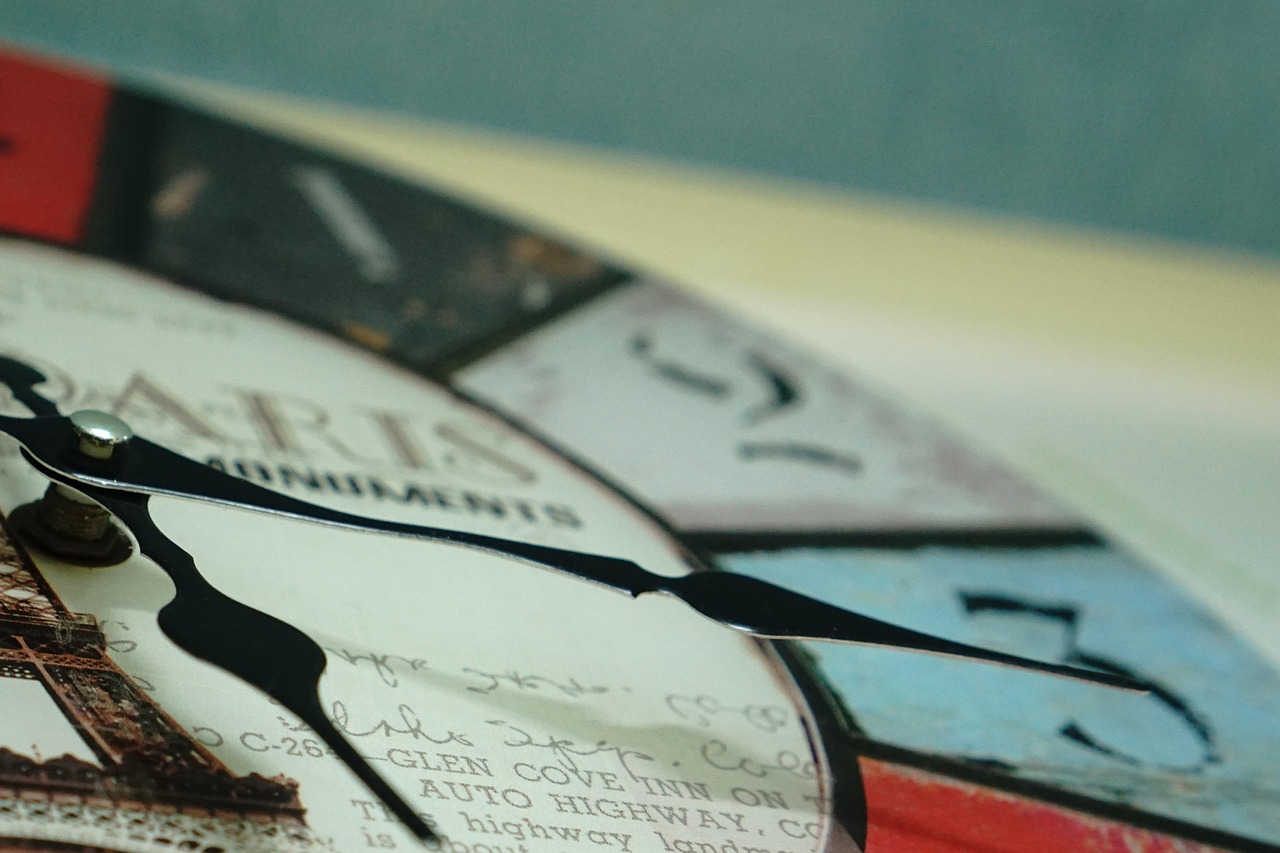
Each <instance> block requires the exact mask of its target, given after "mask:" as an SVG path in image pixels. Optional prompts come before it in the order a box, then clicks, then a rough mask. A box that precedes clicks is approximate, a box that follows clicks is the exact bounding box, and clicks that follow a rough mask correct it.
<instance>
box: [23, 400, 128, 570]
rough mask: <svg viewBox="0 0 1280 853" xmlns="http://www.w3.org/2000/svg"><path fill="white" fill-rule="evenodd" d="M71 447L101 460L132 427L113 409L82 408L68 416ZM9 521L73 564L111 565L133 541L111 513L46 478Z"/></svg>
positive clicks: (30, 539) (124, 556)
mask: <svg viewBox="0 0 1280 853" xmlns="http://www.w3.org/2000/svg"><path fill="white" fill-rule="evenodd" d="M69 420H70V421H71V427H72V430H73V431H74V434H75V437H76V439H77V441H78V444H77V446H76V451H77V452H79V453H81V454H83V455H84V456H87V457H89V458H91V459H95V460H98V461H106V460H109V459H111V457H112V456H114V455H115V453H116V451H117V450H118V449H120V448H122V447H124V446H125V445H127V444H128V443H129V441H130V439H132V438H133V430H132V429H130V428H129V425H128V424H126V423H125V422H124V421H122V420H120V419H119V418H117V417H116V416H115V415H110V414H107V413H106V412H98V411H94V410H92V409H84V410H81V411H79V412H75V413H73V414H72V415H71V417H70V418H69ZM10 519H11V520H12V522H13V524H14V527H16V528H17V530H18V531H19V532H20V533H22V534H24V538H26V539H27V541H28V542H30V544H32V545H34V546H35V547H36V548H37V549H38V550H41V551H44V552H46V553H48V554H52V555H53V556H55V557H58V558H60V559H62V560H65V561H67V562H68V563H73V564H75V565H79V566H114V565H116V564H117V563H122V562H124V561H125V559H127V558H128V556H129V555H130V554H131V553H132V552H133V544H132V543H131V542H130V541H129V537H128V536H126V535H125V534H124V533H123V532H122V531H121V530H120V529H119V528H118V527H116V525H115V524H113V523H112V522H111V513H109V512H107V511H106V510H105V509H103V508H102V506H100V505H99V504H98V502H97V501H94V500H91V499H89V498H87V497H85V496H84V495H81V494H80V493H79V492H77V491H75V490H74V489H70V488H67V487H66V486H63V485H62V484H60V483H50V484H49V488H48V489H47V490H45V493H44V496H43V497H42V498H40V500H38V501H34V502H32V503H29V504H26V505H24V506H20V507H18V508H17V509H15V510H14V511H13V513H12V514H11V515H10Z"/></svg>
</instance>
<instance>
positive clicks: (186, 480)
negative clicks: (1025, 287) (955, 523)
mask: <svg viewBox="0 0 1280 853" xmlns="http://www.w3.org/2000/svg"><path fill="white" fill-rule="evenodd" d="M0 430H3V431H4V432H7V433H9V434H10V435H11V436H13V437H14V438H16V439H18V441H19V442H21V443H22V444H23V445H24V447H25V448H26V451H27V453H28V456H29V458H31V459H32V461H33V462H35V463H36V464H37V466H38V467H41V468H44V469H46V473H53V474H60V475H62V476H63V477H67V478H70V479H72V480H75V481H77V482H80V483H84V484H87V485H90V486H96V487H99V488H105V489H116V490H122V491H126V492H132V493H141V494H148V495H162V496H170V497H177V498H186V499H189V500H195V501H201V502H204V503H212V504H218V505H222V506H226V507H233V508H238V509H246V510H252V511H255V512H261V513H267V514H272V515H278V516H284V517H288V518H295V519H299V520H303V521H309V522H314V523H318V524H325V525H330V526H334V527H343V528H348V529H352V530H360V531H369V532H374V533H381V534H388V535H392V536H401V537H406V538H412V539H423V540H428V541H432V542H442V543H447V544H452V545H460V546H464V547H469V548H476V549H480V550H483V551H489V552H492V553H496V554H499V555H503V556H508V557H515V558H517V559H521V560H525V561H528V562H531V563H534V564H537V565H540V566H543V567H546V568H550V569H555V570H557V571H561V572H564V573H566V574H569V575H572V576H573V577H576V578H580V579H582V580H587V581H592V582H594V583H598V584H602V585H604V586H607V587H609V588H611V589H614V590H618V591H621V592H625V593H627V594H629V595H631V596H633V597H634V596H639V595H642V594H644V593H647V592H665V593H668V594H670V595H673V596H675V597H676V598H679V599H680V600H681V601H683V602H685V603H686V604H688V605H689V606H690V607H692V608H694V609H695V610H697V611H698V612H699V613H702V614H703V615H704V616H707V617H709V618H711V619H714V620H716V621H718V622H721V623H723V624H725V625H728V626H731V627H734V628H737V629H739V630H742V631H746V632H748V633H751V634H755V635H758V636H763V637H771V638H786V639H803V640H825V641H830V642H838V643H858V644H862V645H871V646H884V647H891V648H899V649H906V650H913V651H920V652H929V653H932V654H940V655H947V656H951V657H957V658H967V659H971V660H978V661H984V662H987V663H995V664H1001V665H1004V666H1011V667H1016V668H1019V669H1026V670H1031V671H1034V672H1041V673H1045V674H1049V675H1056V676H1060V677H1064V678H1071V679H1076V680H1079V681H1085V682H1089V683H1093V684H1101V685H1105V686H1108V687H1116V688H1120V689H1127V690H1137V691H1142V690H1144V689H1145V688H1144V687H1143V686H1142V685H1141V684H1138V683H1135V682H1134V681H1132V680H1130V679H1127V678H1124V677H1121V676H1116V675H1113V674H1111V673H1103V672H1095V671H1092V670H1084V669H1078V668H1075V667H1069V666H1062V665H1058V664H1048V663H1042V662H1039V661H1034V660H1030V659H1027V658H1022V657H1017V656H1014V655H1007V654H1003V653H1001V652H995V651H990V650H987V649H981V648H977V647H975V646H968V645H965V644H962V643H956V642H952V641H949V640H944V639H941V638H938V637H933V636H930V635H928V634H924V633H920V632H917V631H912V630H910V629H907V628H901V627H897V626H894V625H890V624H888V623H885V622H881V621H879V620H876V619H872V618H870V617H867V616H862V615H859V614H857V613H852V612H850V611H848V610H844V609H842V608H839V607H836V606H834V605H831V604H827V603H826V602H822V601H818V600H817V599H813V598H809V597H808V596H805V595H801V594H799V593H795V592H791V591H790V590H786V589H783V588H782V587H778V586H775V585H773V584H771V583H768V582H766V581H762V580H758V579H755V578H751V577H747V576H744V575H737V574H733V573H730V572H700V573H695V574H691V575H685V576H680V577H670V576H666V575H660V574H657V573H655V572H650V571H649V570H647V569H645V568H643V567H641V566H639V565H637V564H636V563H634V562H632V561H630V560H626V559H622V558H619V557H609V556H601V555H596V554H588V553H583V552H580V551H570V550H565V549H562V548H552V547H548V546H545V545H536V544H532V543H528V542H520V541H518V540H511V539H503V538H500V537H496V536H485V535H482V534H478V533H470V532H467V531H461V530H448V529H445V528H439V527H429V526H425V525H416V524H405V523H402V522H396V521H386V520H382V519H376V518H367V517H365V516H360V515H355V514H352V513H346V512H341V511H339V510H334V509H329V508H327V507H323V506H318V505H316V504H313V503H309V502H308V501H304V500H299V499H297V498H292V497H289V496H287V495H282V494H280V493H279V492H274V491H271V490H270V489H265V488H263V487H261V486H258V485H255V484H254V483H250V482H249V481H247V480H242V479H239V478H237V477H233V476H231V475H229V474H226V473H224V472H221V471H218V470H216V469H214V468H211V467H209V466H207V465H203V464H201V463H199V462H196V461H195V460H193V459H190V458H188V457H186V456H183V455H181V454H179V453H175V452H174V451H172V450H169V449H167V448H165V447H161V446H160V445H158V444H156V443H154V442H152V441H148V440H147V439H145V438H142V437H135V438H133V439H132V440H131V441H130V442H129V444H128V446H127V448H124V449H123V452H118V453H116V454H114V455H113V457H112V458H111V459H110V460H108V461H106V462H99V461H97V460H93V459H90V458H87V457H85V456H83V454H79V453H75V452H73V451H71V450H70V448H72V447H74V446H75V442H76V438H77V433H76V428H75V427H74V425H73V424H72V421H71V419H70V418H66V417H61V416H44V417H37V418H12V417H0Z"/></svg>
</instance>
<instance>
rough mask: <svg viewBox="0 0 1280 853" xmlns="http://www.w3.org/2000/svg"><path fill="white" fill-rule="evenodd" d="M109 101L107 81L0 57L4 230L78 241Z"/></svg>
mask: <svg viewBox="0 0 1280 853" xmlns="http://www.w3.org/2000/svg"><path fill="white" fill-rule="evenodd" d="M110 100H111V90H110V88H109V87H108V85H107V84H106V83H105V82H103V81H100V80H97V79H94V78H91V77H87V76H82V75H80V74H76V73H74V72H70V71H66V70H64V69H61V68H55V67H52V66H46V65H44V64H43V63H39V62H35V61H31V60H27V59H23V58H17V57H13V56H3V55H0V230H4V231H15V232H17V233H19V234H25V235H28V236H31V237H38V238H40V239H43V240H55V241H58V242H63V243H70V242H72V241H74V240H76V239H77V238H79V236H80V232H81V228H82V227H83V224H84V218H85V215H86V213H87V212H88V209H89V202H90V199H91V198H92V195H93V186H94V179H95V176H96V171H97V165H98V149H99V145H100V143H101V139H102V132H103V128H104V126H105V124H106V115H107V106H108V104H109V103H110Z"/></svg>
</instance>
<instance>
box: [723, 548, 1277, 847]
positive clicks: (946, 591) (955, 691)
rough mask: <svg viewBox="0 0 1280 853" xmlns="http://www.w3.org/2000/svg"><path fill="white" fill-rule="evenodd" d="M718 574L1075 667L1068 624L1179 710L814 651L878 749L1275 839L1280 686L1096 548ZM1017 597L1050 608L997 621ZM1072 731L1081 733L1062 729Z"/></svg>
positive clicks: (843, 560) (884, 558)
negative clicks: (935, 756)
mask: <svg viewBox="0 0 1280 853" xmlns="http://www.w3.org/2000/svg"><path fill="white" fill-rule="evenodd" d="M723 562H724V564H725V566H726V568H730V569H733V570H734V571H739V572H743V573H745V574H750V575H754V576H756V577H761V578H764V579H767V580H771V581H774V582H777V583H780V584H783V585H785V586H788V587H791V588H792V589H798V590H801V591H804V592H807V593H809V594H812V595H816V596H817V597H820V598H824V599H829V600H833V601H838V602H841V603H843V604H845V605H846V606H849V607H852V608H853V609H856V610H858V611H860V612H863V613H866V614H868V615H871V616H875V617H878V618H882V619H886V620H890V621H893V622H897V623H899V624H903V625H909V626H912V627H916V628H921V629H924V630H928V631H930V632H932V633H936V634H940V635H942V636H946V637H949V638H953V639H957V640H962V641H965V642H970V643H975V644H979V645H985V646H989V647H992V648H999V649H1002V650H1004V651H1009V652H1015V653H1018V654H1024V655H1028V656H1032V657H1038V658H1043V659H1046V660H1056V661H1061V660H1064V659H1066V658H1067V657H1068V656H1069V654H1070V651H1071V648H1072V645H1073V642H1072V638H1071V632H1070V629H1069V626H1068V624H1067V622H1066V621H1065V620H1066V617H1067V615H1068V614H1069V613H1071V612H1075V613H1076V619H1075V631H1076V636H1075V640H1074V647H1075V649H1076V650H1077V652H1079V653H1082V654H1086V655H1092V656H1095V657H1099V658H1105V659H1107V660H1109V661H1110V662H1112V663H1114V664H1117V665H1120V666H1123V667H1125V668H1127V669H1130V670H1132V671H1134V672H1135V673H1136V674H1138V675H1139V676H1142V677H1144V678H1147V679H1151V680H1152V681H1154V682H1155V683H1158V684H1160V685H1161V686H1163V687H1164V688H1166V689H1167V690H1168V691H1170V693H1171V694H1172V697H1176V698H1177V699H1180V700H1184V701H1185V702H1186V704H1187V709H1186V712H1185V713H1184V712H1182V711H1180V710H1179V709H1177V708H1175V707H1174V706H1173V704H1172V703H1173V701H1174V700H1173V699H1172V698H1170V699H1169V701H1166V699H1164V698H1162V697H1161V696H1159V695H1153V696H1146V697H1142V696H1134V695H1129V694H1122V693H1119V692H1114V691H1110V690H1106V689H1102V688H1095V687H1090V686H1084V685H1079V684H1075V683H1072V682H1067V681H1063V680H1059V679H1054V678H1048V677H1042V676H1036V675H1028V674H1025V673H1021V672H1016V671H1013V670H1006V669H1000V668H995V667H989V666H983V665H979V664H970V663H957V662H954V661H951V660H947V659H943V658H935V657H929V656H925V655H916V654H908V653H903V652H896V651H890V650H885V649H867V648H860V647H852V646H830V645H822V644H812V645H811V650H812V651H813V652H814V653H815V654H817V656H818V657H819V659H820V661H821V664H822V667H823V670H824V671H825V672H826V674H827V676H828V677H829V678H830V680H831V682H832V683H833V685H834V686H835V687H836V688H837V689H838V690H839V692H840V693H841V694H842V695H843V697H844V698H845V700H846V702H847V704H848V706H849V708H850V709H851V711H852V712H853V714H854V716H855V717H856V719H857V721H858V722H859V724H860V725H862V726H863V727H864V728H865V729H866V731H867V732H868V733H869V734H870V736H871V737H873V738H874V739H876V740H878V741H882V742H886V743H891V744H897V745H901V746H906V747H910V748H913V749H916V750H921V751H925V752H932V753H939V754H945V755H950V756H960V757H965V758H971V759H975V760H996V761H1001V762H1005V763H1007V764H1010V765H1013V770H1012V772H1013V773H1015V774H1017V775H1019V776H1022V777H1025V778H1029V779H1036V780H1040V781H1045V782H1050V783H1053V784H1055V785H1059V786H1062V787H1064V788H1070V789H1074V790H1077V791H1081V792H1084V793H1087V794H1090V795H1092V796H1096V797H1099V798H1102V799H1105V800H1108V801H1114V802H1127V803H1132V804H1134V805H1136V806H1138V807H1140V808H1143V809H1147V810H1150V811H1153V812H1157V813H1160V814H1165V815H1169V816H1173V817H1177V818H1181V819H1184V820H1190V821H1194V822H1197V823H1202V824H1205V825H1209V826H1214V827H1219V828H1222V829H1226V830H1229V831H1232V832H1237V833H1241V834H1245V835H1250V836H1254V837H1258V838H1261V839H1266V840H1269V841H1272V842H1276V841H1280V772H1278V771H1277V769H1276V768H1277V766H1278V765H1280V676H1278V675H1277V673H1276V672H1275V671H1274V670H1273V669H1272V668H1270V667H1269V666H1268V665H1267V664H1266V663H1265V662H1264V661H1263V660H1262V659H1261V658H1260V657H1259V656H1258V655H1257V654H1256V653H1254V652H1253V651H1252V650H1251V649H1250V648H1249V647H1248V646H1246V645H1245V644H1244V642H1243V641H1242V640H1240V639H1239V638H1237V637H1235V636H1233V635H1232V634H1231V633H1230V632H1229V631H1228V630H1227V629H1226V628H1225V627H1224V626H1223V625H1222V624H1220V623H1219V622H1218V621H1217V620H1215V619H1214V618H1213V617H1211V616H1210V615H1209V614H1208V613H1207V612H1205V611H1204V609H1203V608H1201V607H1199V606H1198V605H1197V604H1196V603H1194V602H1193V601H1191V600H1190V599H1189V598H1188V597H1187V596H1186V595H1184V594H1183V593H1181V592H1180V591H1179V590H1178V589H1176V588H1175V587H1174V586H1173V585H1172V584H1171V583H1170V582H1169V581H1167V580H1166V579H1164V578H1162V577H1161V576H1159V575H1157V574H1156V573H1154V572H1153V571H1151V570H1149V569H1147V568H1145V567H1144V566H1142V565H1141V564H1139V563H1137V562H1136V561H1134V560H1133V559H1131V558H1129V557H1127V556H1126V555H1124V554H1121V553H1118V552H1117V551H1115V550H1111V549H1106V548H1092V547H1075V548H1064V549H1043V550H1028V551H992V550H981V549H942V548H937V549H922V550H919V551H901V552H886V551H874V550H856V549H844V550H821V551H819V550H796V551H784V552H768V553H756V554H743V555H734V556H730V557H726V558H725V559H724V560H723ZM966 596H968V600H969V601H970V603H971V605H972V606H971V607H970V608H966V605H965V601H966ZM1015 601H1016V602H1021V604H1022V605H1030V606H1034V607H1037V608H1040V610H1039V611H1038V612H1036V611H1022V612H1014V611H1011V610H1008V609H991V608H992V607H997V608H1007V607H1018V606H1021V605H1019V604H1015ZM1073 662H1077V663H1079V662H1081V661H1080V660H1076V661H1073ZM1073 724H1074V730H1075V732H1076V734H1077V737H1076V738H1074V739H1073V738H1071V737H1068V736H1066V735H1064V734H1063V733H1062V732H1063V730H1064V729H1070V728H1071V727H1072V725H1073ZM1197 724H1203V725H1204V726H1205V727H1206V731H1204V732H1199V731H1197V728H1196V726H1197ZM1082 740H1092V741H1093V742H1094V743H1095V744H1096V745H1097V747H1096V748H1090V747H1088V746H1086V745H1083V744H1082V743H1081V741H1082ZM1106 749H1109V750H1112V754H1105V753H1104V752H1103V751H1102V750H1106Z"/></svg>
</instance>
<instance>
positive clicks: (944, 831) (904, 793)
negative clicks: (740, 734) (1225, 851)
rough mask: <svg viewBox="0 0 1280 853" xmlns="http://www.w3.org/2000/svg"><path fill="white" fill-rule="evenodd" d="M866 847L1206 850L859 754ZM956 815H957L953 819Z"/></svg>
mask: <svg viewBox="0 0 1280 853" xmlns="http://www.w3.org/2000/svg"><path fill="white" fill-rule="evenodd" d="M862 774H863V779H864V780H865V782H866V786H867V807H868V810H869V813H870V814H869V823H870V826H869V828H868V835H867V853H1025V851H1027V850H1035V851H1037V853H1202V851H1204V853H1207V851H1210V850H1217V849H1218V848H1216V847H1207V846H1204V845H1202V844H1196V843H1193V842H1189V841H1185V840H1183V839H1179V838H1173V837H1171V836H1168V835H1164V834H1161V833H1158V832H1152V831H1149V830H1145V829H1138V828H1135V827H1133V826H1128V825H1125V824H1123V823H1117V822H1115V821H1111V820H1104V819H1102V818H1097V817H1093V816H1091V815H1086V814H1083V813H1081V812H1078V811H1073V810H1071V809H1067V808H1063V807H1061V806H1055V805H1050V804H1048V803H1043V802H1039V801H1036V800H1032V799H1028V798H1026V797H1020V796H1017V795H1014V794H1009V793H1005V792H1003V791H993V790H991V789H989V788H983V787H981V786H978V785H973V784H969V783H966V782H958V781H956V780H954V779H948V778H946V777H945V776H938V775H935V774H932V773H926V772H923V771H920V770H914V769H911V768H905V767H900V766H897V765H893V764H888V763H885V762H882V761H873V760H864V761H863V763H862ZM956 815H963V816H964V819H963V820H956V819H955V818H956Z"/></svg>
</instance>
